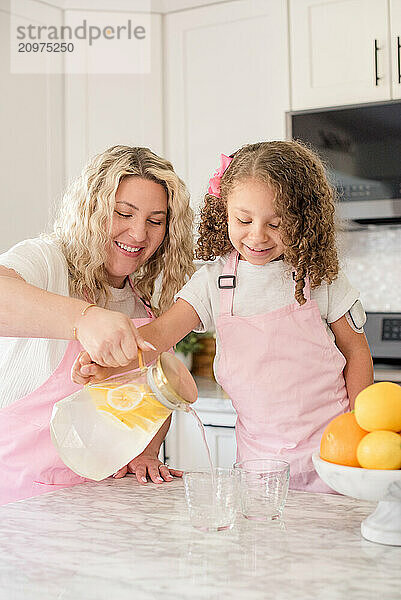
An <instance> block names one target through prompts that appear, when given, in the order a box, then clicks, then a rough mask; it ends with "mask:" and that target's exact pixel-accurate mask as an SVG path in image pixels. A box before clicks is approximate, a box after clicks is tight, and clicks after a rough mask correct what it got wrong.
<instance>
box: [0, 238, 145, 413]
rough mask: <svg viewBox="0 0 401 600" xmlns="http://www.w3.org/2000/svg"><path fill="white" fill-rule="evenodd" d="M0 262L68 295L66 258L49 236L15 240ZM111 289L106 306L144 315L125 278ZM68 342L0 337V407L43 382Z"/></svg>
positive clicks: (28, 279) (34, 282) (27, 278)
mask: <svg viewBox="0 0 401 600" xmlns="http://www.w3.org/2000/svg"><path fill="white" fill-rule="evenodd" d="M0 265H2V266H4V267H7V268H8V269H13V270H14V271H16V272H17V273H18V274H19V275H20V276H21V277H22V278H23V279H24V280H25V281H26V282H27V283H30V284H31V285H35V286H36V287H39V288H41V289H43V290H46V291H48V292H53V293H55V294H60V295H61V296H69V286H68V268H67V262H66V259H65V257H64V254H63V253H62V251H61V250H60V248H59V247H58V246H57V245H56V244H55V243H54V242H52V241H50V240H46V239H42V238H34V239H30V240H24V241H23V242H20V243H19V244H16V245H15V246H13V247H12V248H11V249H10V250H8V251H7V252H5V253H4V254H0ZM110 291H111V294H112V299H110V301H109V303H108V305H107V308H108V309H110V310H115V311H119V312H122V313H124V314H126V315H127V316H128V317H130V318H131V319H133V318H142V317H146V316H147V313H146V310H145V307H144V306H143V304H142V303H141V301H140V300H139V299H138V298H137V297H136V295H135V294H134V293H133V291H132V289H131V286H130V285H129V282H128V281H127V282H126V285H125V287H124V288H122V289H117V288H110ZM68 343H69V342H68V340H49V339H44V338H12V337H0V408H4V407H6V406H9V405H10V404H12V403H13V402H15V401H16V400H18V399H20V398H23V397H24V396H26V395H27V394H29V393H31V392H33V391H34V390H36V389H37V388H38V387H39V386H40V385H42V383H44V382H45V381H46V380H47V379H48V378H49V377H50V375H51V374H52V373H53V372H54V371H55V369H56V368H57V366H58V365H59V363H60V361H61V359H62V358H63V356H64V353H65V351H66V349H67V345H68Z"/></svg>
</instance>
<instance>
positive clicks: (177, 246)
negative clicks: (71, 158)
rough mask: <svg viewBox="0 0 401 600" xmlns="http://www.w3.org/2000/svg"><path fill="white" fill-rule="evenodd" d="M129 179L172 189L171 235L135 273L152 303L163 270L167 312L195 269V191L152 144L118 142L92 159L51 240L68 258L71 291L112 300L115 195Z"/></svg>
mask: <svg viewBox="0 0 401 600" xmlns="http://www.w3.org/2000/svg"><path fill="white" fill-rule="evenodd" d="M125 177H140V178H142V179H147V180H149V181H154V182H156V183H159V184H160V185H161V186H163V188H164V189H165V190H166V193H167V227H166V235H165V237H164V240H163V242H162V244H161V245H160V247H159V248H158V249H157V251H156V252H155V253H154V254H153V255H152V256H151V257H150V259H149V260H148V261H147V262H146V263H145V264H144V265H142V266H141V267H140V268H139V269H138V271H137V272H135V273H133V274H132V280H133V283H134V285H135V289H136V290H137V292H138V293H139V295H140V296H141V297H142V298H143V299H144V300H145V301H146V302H147V303H148V304H149V305H150V306H151V305H152V297H153V294H154V289H155V281H156V279H157V277H158V276H159V274H160V273H163V274H162V282H161V290H160V297H159V302H158V307H154V306H152V308H153V310H154V312H155V314H161V313H162V312H165V311H166V310H167V309H168V308H169V307H170V306H171V305H172V304H173V301H174V294H175V293H176V292H177V291H178V290H179V289H181V287H182V286H183V285H184V283H185V281H186V280H187V278H188V277H189V276H191V275H192V273H193V272H194V267H193V241H192V240H193V230H192V224H193V214H192V210H191V208H190V206H189V194H188V192H187V189H186V187H185V185H184V183H183V182H182V181H181V179H180V178H179V177H178V175H177V174H176V173H175V171H174V169H173V166H172V164H171V163H170V162H169V161H167V160H165V159H164V158H161V157H159V156H157V155H156V154H154V153H153V152H151V150H149V149H148V148H136V147H130V146H113V147H112V148H109V149H108V150H106V151H105V152H103V153H102V154H99V155H97V156H95V157H94V158H93V160H91V161H90V162H89V163H88V165H87V166H86V167H85V168H84V169H83V171H82V173H81V175H80V177H78V178H77V179H76V180H75V181H73V182H72V184H71V185H70V186H69V188H68V189H67V191H66V193H65V195H64V197H63V202H62V205H61V208H60V210H59V214H58V217H57V218H56V220H55V223H54V228H53V233H52V234H51V238H52V239H53V240H55V241H56V242H57V243H58V245H59V246H60V247H61V250H62V252H63V254H64V256H65V257H66V260H67V265H68V271H69V284H70V293H71V294H72V295H76V296H78V297H88V298H90V299H91V300H92V301H94V302H96V301H97V300H99V298H100V296H101V295H102V294H103V295H104V296H105V298H106V305H107V300H108V299H109V298H110V291H109V285H108V278H107V272H106V268H105V259H106V256H107V251H108V246H109V244H110V241H111V224H112V216H113V211H114V207H115V195H116V192H117V188H118V186H119V184H120V182H121V181H122V180H123V179H124V178H125Z"/></svg>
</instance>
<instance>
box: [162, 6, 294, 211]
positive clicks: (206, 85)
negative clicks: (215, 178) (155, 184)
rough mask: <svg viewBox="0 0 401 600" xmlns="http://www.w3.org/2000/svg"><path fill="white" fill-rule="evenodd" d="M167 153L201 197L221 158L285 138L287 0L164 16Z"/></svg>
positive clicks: (196, 198) (198, 198)
mask: <svg viewBox="0 0 401 600" xmlns="http://www.w3.org/2000/svg"><path fill="white" fill-rule="evenodd" d="M164 38H165V125H166V128H165V133H166V146H165V150H166V152H165V154H166V156H167V158H168V159H170V160H171V161H172V162H173V164H174V166H175V168H176V170H177V172H178V173H179V175H180V176H181V177H182V178H183V179H184V181H185V182H186V183H187V184H188V186H189V189H190V192H191V196H192V200H193V204H194V205H195V207H196V206H197V205H198V204H199V202H200V201H201V199H202V196H203V194H204V193H205V191H206V187H207V182H208V180H209V178H210V177H211V175H212V173H213V172H214V171H215V170H216V169H217V168H218V166H219V164H220V159H219V157H220V154H221V153H224V154H227V155H229V154H231V153H232V152H234V151H235V150H236V149H238V148H239V147H240V146H242V145H243V144H245V143H249V142H256V141H260V140H262V139H263V140H266V139H285V111H287V110H289V65H288V22H287V3H286V1H285V0H269V2H266V0H241V1H235V2H226V3H222V4H217V5H212V4H211V5H209V6H207V7H203V8H196V9H192V10H186V11H182V12H176V13H173V14H168V15H166V16H165V23H164Z"/></svg>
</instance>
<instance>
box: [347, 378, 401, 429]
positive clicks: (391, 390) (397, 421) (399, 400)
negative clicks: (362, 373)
mask: <svg viewBox="0 0 401 600" xmlns="http://www.w3.org/2000/svg"><path fill="white" fill-rule="evenodd" d="M355 417H356V420H357V423H358V425H359V426H360V427H362V429H366V431H376V430H383V429H386V430H388V431H400V430H401V386H399V385H397V384H396V383H390V382H389V381H381V382H380V383H374V384H373V385H369V386H368V387H367V388H365V389H364V390H362V392H359V394H358V396H357V397H356V400H355Z"/></svg>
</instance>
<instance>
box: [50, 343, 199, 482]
mask: <svg viewBox="0 0 401 600" xmlns="http://www.w3.org/2000/svg"><path fill="white" fill-rule="evenodd" d="M140 357H141V355H140ZM196 398H197V388H196V384H195V381H194V380H193V378H192V376H191V374H190V373H189V371H188V370H187V369H186V367H185V366H184V365H183V363H181V361H179V360H178V359H177V358H176V357H175V356H174V355H173V354H170V353H167V352H163V353H162V354H161V355H160V356H159V357H158V359H157V361H156V363H155V364H153V365H151V366H150V367H144V366H143V364H142V368H140V369H139V370H136V371H134V372H132V373H129V374H124V375H121V376H118V377H115V378H113V379H109V380H106V381H104V382H102V383H97V384H92V385H87V386H85V387H84V388H83V389H82V390H79V391H78V392H75V394H72V395H71V396H68V397H67V398H64V399H63V400H60V401H59V402H57V403H56V404H55V405H54V408H53V414H52V418H51V422H50V433H51V437H52V441H53V443H54V445H55V446H56V449H57V452H58V454H59V456H60V458H61V459H62V461H63V462H64V463H65V464H66V465H67V467H69V468H70V469H71V470H72V471H74V472H75V473H77V474H78V475H81V476H82V477H87V478H89V479H94V480H96V481H100V480H101V479H104V478H105V477H109V476H110V475H113V474H114V473H115V472H116V471H118V470H119V469H120V468H121V467H123V466H124V465H126V464H127V463H128V462H130V461H131V460H132V459H133V458H135V457H136V456H138V454H140V453H141V452H143V450H144V449H145V448H146V446H147V445H148V444H149V442H150V441H151V440H152V439H153V437H154V436H155V435H156V433H157V432H158V431H159V429H160V427H161V426H162V425H163V423H164V422H165V420H166V419H167V418H168V417H169V416H170V415H171V413H172V411H173V410H187V409H188V407H189V406H190V404H191V403H193V402H194V401H195V400H196Z"/></svg>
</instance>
